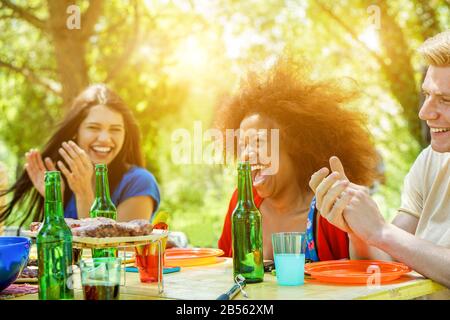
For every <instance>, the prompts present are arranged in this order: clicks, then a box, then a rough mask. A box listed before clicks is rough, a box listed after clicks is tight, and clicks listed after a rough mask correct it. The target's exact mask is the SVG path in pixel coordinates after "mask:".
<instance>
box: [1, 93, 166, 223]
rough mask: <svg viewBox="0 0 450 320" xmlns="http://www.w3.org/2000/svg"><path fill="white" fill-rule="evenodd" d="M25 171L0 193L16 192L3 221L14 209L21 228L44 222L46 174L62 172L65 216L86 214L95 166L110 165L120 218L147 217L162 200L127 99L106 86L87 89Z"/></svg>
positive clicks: (31, 153) (33, 153)
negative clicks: (147, 164)
mask: <svg viewBox="0 0 450 320" xmlns="http://www.w3.org/2000/svg"><path fill="white" fill-rule="evenodd" d="M25 156H26V163H25V170H24V171H23V172H22V174H21V175H20V177H19V179H18V180H17V181H16V183H15V184H14V185H13V186H12V187H11V188H9V189H8V190H6V191H2V193H1V194H0V196H2V195H6V194H8V193H12V199H11V200H10V201H9V202H8V203H7V204H6V205H5V206H3V207H2V208H1V211H0V222H2V221H5V220H6V219H7V218H8V217H9V216H10V215H11V214H12V213H13V210H15V209H17V208H20V210H21V213H20V214H17V215H16V216H17V219H19V221H20V227H21V226H22V225H24V224H25V223H26V222H30V220H32V221H41V220H42V219H43V205H44V174H45V171H46V170H60V171H61V172H62V175H63V182H62V188H63V195H64V203H65V209H64V216H65V217H66V218H87V217H89V209H90V206H91V205H92V202H93V200H94V195H95V192H94V190H95V174H94V164H98V163H103V164H107V165H108V174H109V182H110V190H111V195H112V196H111V198H112V201H113V202H114V204H115V205H116V206H117V213H118V214H117V219H118V220H119V221H127V220H132V219H149V218H150V216H151V215H152V213H154V212H155V211H156V210H157V208H158V205H159V202H160V194H159V189H158V185H157V182H156V180H155V178H154V176H153V175H152V174H151V173H150V172H149V171H147V170H146V169H144V159H143V156H142V149H141V143H140V131H139V127H138V125H137V122H136V120H135V118H134V116H133V114H132V112H131V110H130V109H129V108H128V106H127V105H126V104H125V103H124V101H123V100H122V99H121V98H120V97H119V96H118V95H117V94H116V93H114V92H113V91H111V90H110V89H108V88H107V87H106V86H105V85H103V84H96V85H92V86H89V87H88V88H87V89H85V90H84V91H83V92H82V93H81V94H80V95H79V96H78V97H77V98H76V99H75V100H74V102H73V104H72V107H71V108H70V110H69V111H68V113H67V114H66V116H65V118H64V119H63V120H62V122H61V123H60V124H59V126H58V128H57V130H56V131H55V133H54V134H53V135H52V137H51V138H50V140H49V141H48V142H47V144H46V146H45V147H44V149H43V151H42V153H41V152H39V151H38V150H36V149H32V150H30V151H29V152H27V153H26V155H25Z"/></svg>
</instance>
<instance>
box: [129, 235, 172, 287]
mask: <svg viewBox="0 0 450 320" xmlns="http://www.w3.org/2000/svg"><path fill="white" fill-rule="evenodd" d="M166 241H167V239H166V238H165V239H162V240H161V249H162V253H161V255H162V256H161V262H160V263H161V264H160V265H159V266H158V259H159V255H158V252H159V248H158V243H157V242H154V243H150V244H146V245H141V246H136V248H135V252H136V267H137V268H138V270H139V277H140V279H141V282H158V269H159V279H161V280H162V275H163V268H164V253H165V248H166Z"/></svg>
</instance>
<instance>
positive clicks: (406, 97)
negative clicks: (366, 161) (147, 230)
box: [0, 0, 450, 247]
mask: <svg viewBox="0 0 450 320" xmlns="http://www.w3.org/2000/svg"><path fill="white" fill-rule="evenodd" d="M71 5H76V6H77V7H70V6H71ZM78 9H79V12H80V14H81V16H80V17H81V20H80V23H81V24H80V29H76V28H75V29H70V28H68V27H67V22H68V21H69V22H72V23H73V22H74V21H75V22H76V20H71V19H74V17H75V19H76V13H77V10H78ZM74 10H75V11H74ZM449 26H450V4H449V1H447V0H434V1H433V0H397V1H376V0H372V1H365V0H339V1H325V0H321V1H319V0H314V1H313V0H295V1H294V0H292V1H289V0H286V1H283V0H245V1H244V0H241V1H232V0H229V1H225V0H171V1H169V0H153V1H152V0H148V1H138V0H108V1H102V0H92V1H75V0H72V1H69V0H26V1H25V0H15V1H12V0H0V30H1V32H0V112H1V117H0V161H1V162H3V163H5V164H6V165H7V167H8V168H9V171H8V172H9V180H10V181H14V179H15V177H16V174H17V173H18V172H20V170H21V168H22V166H23V161H24V156H23V155H24V153H25V152H26V151H27V150H28V149H30V148H32V147H36V148H39V147H42V145H43V144H44V143H45V141H46V139H47V138H48V137H49V135H51V133H52V131H53V128H54V125H55V123H57V122H58V120H60V119H61V117H62V115H63V113H64V112H65V109H66V108H67V107H68V106H69V104H70V101H71V100H72V99H73V97H74V96H75V95H77V94H78V93H79V92H80V91H81V90H82V89H83V88H84V87H86V86H87V85H88V84H89V83H96V82H105V83H107V84H108V85H109V86H110V87H111V88H112V89H113V90H116V91H117V92H118V93H119V94H120V95H121V96H122V98H123V99H124V100H125V101H126V102H127V103H128V104H129V105H130V106H131V107H132V108H133V110H134V112H135V115H136V116H137V118H138V121H139V122H140V125H141V130H142V134H143V142H144V148H145V156H146V159H147V167H148V169H149V170H151V171H152V172H153V173H154V174H155V176H156V177H157V180H158V181H159V183H160V186H161V191H162V198H163V200H162V203H161V210H164V211H167V212H169V213H170V216H171V219H170V221H169V224H170V228H171V230H179V231H183V232H185V233H186V234H187V236H188V238H189V241H190V244H191V245H193V246H206V247H215V246H216V245H217V239H218V237H219V236H220V231H221V228H222V224H223V219H224V216H225V213H226V210H227V207H228V201H229V199H230V197H231V193H232V191H233V189H234V188H235V180H236V174H235V170H234V167H233V166H232V165H229V166H221V165H208V164H191V165H177V164H175V163H174V162H173V161H172V156H171V152H172V138H171V137H172V133H173V132H174V130H176V129H179V128H185V129H187V130H189V131H190V132H193V127H194V121H201V123H202V127H203V130H206V129H207V128H210V127H211V126H212V120H213V118H214V111H215V108H216V107H217V106H218V105H219V104H220V103H221V101H223V99H224V98H226V97H227V96H228V95H230V94H233V93H234V92H236V90H237V89H238V88H239V80H240V79H241V77H242V76H244V75H245V74H246V72H247V71H249V70H264V69H266V68H269V67H270V66H271V65H272V64H273V63H274V62H275V61H276V59H277V57H278V56H280V55H282V54H285V53H289V54H291V55H293V56H294V57H295V56H297V57H300V56H305V57H307V58H308V59H309V60H310V62H311V65H312V67H313V69H314V75H315V76H317V77H321V78H323V77H350V78H352V79H355V80H356V81H357V82H358V84H359V86H360V88H361V90H362V92H363V96H362V98H361V99H360V100H358V101H357V102H356V103H355V104H354V105H353V106H351V107H354V108H358V109H360V110H361V111H363V112H364V113H366V114H367V116H368V117H369V123H370V129H371V132H372V133H373V135H374V137H375V141H376V143H377V148H378V149H379V151H380V153H381V155H382V157H383V161H384V164H385V170H386V183H385V185H383V186H381V187H380V189H379V191H378V193H377V194H376V196H375V197H376V200H377V202H378V204H379V206H380V208H381V209H382V211H383V214H384V215H385V217H386V218H387V219H391V218H392V217H393V214H394V213H395V210H396V208H397V207H398V206H399V204H400V191H401V187H402V183H403V178H404V176H405V174H406V173H407V171H408V169H409V167H410V166H411V164H412V162H413V161H414V159H415V158H416V156H417V155H418V153H419V152H420V150H421V149H422V148H424V147H425V146H426V145H427V135H426V128H425V127H424V124H423V123H421V122H420V121H419V120H418V117H417V113H418V109H419V107H420V103H421V101H420V83H421V81H422V78H423V74H424V71H425V69H424V68H425V66H424V65H423V62H422V61H421V60H420V57H419V56H418V54H417V52H416V51H415V49H416V48H417V47H418V46H419V45H420V44H421V43H422V42H423V41H424V40H425V39H426V38H428V37H430V36H432V35H434V34H436V33H438V32H440V31H443V30H445V29H449ZM17 214H20V212H17Z"/></svg>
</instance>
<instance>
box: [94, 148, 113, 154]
mask: <svg viewBox="0 0 450 320" xmlns="http://www.w3.org/2000/svg"><path fill="white" fill-rule="evenodd" d="M92 149H93V150H94V151H96V152H102V153H108V152H110V151H111V149H112V148H110V147H92Z"/></svg>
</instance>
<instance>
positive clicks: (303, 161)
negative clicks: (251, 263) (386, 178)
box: [216, 59, 378, 261]
mask: <svg viewBox="0 0 450 320" xmlns="http://www.w3.org/2000/svg"><path fill="white" fill-rule="evenodd" d="M357 95H358V93H357V92H356V91H355V90H348V89H345V88H344V87H343V85H342V81H340V80H339V79H334V80H327V81H318V80H313V79H312V78H311V76H310V72H309V68H308V66H307V65H306V64H305V63H303V64H295V63H293V62H292V60H291V59H285V60H280V61H279V62H278V63H277V64H276V65H275V66H274V67H273V68H272V69H271V70H270V71H269V72H267V74H263V75H260V76H256V75H254V74H253V75H250V76H249V77H248V78H247V80H246V81H245V82H244V83H243V84H242V85H241V88H240V91H239V93H238V94H236V95H235V96H234V97H232V98H231V99H230V101H228V103H226V104H224V105H223V106H222V107H221V108H220V109H219V110H218V112H217V115H216V119H217V125H218V127H219V128H221V129H222V130H223V131H224V132H225V131H226V130H227V129H235V130H237V129H239V131H238V132H239V134H238V135H237V137H235V139H236V140H238V141H235V145H238V146H239V148H240V150H241V153H240V154H241V157H243V158H244V159H249V157H253V156H255V157H254V159H260V158H261V157H260V156H259V155H258V152H261V150H271V145H270V144H271V143H272V142H271V140H270V139H269V137H267V139H261V137H260V136H254V137H250V139H247V138H246V137H248V136H249V135H250V136H251V135H252V134H253V135H257V134H256V132H258V130H260V129H265V130H271V129H278V130H279V131H278V132H279V150H278V152H279V153H278V159H279V164H278V171H277V172H276V173H270V171H268V168H269V167H270V166H271V164H267V163H258V162H257V163H252V179H253V194H254V201H255V205H256V206H257V207H258V208H259V210H260V211H261V214H262V219H263V242H264V245H263V251H264V259H271V260H272V259H273V250H272V243H271V234H272V233H275V232H293V231H297V232H306V238H307V252H306V258H307V260H309V261H323V260H336V259H344V258H349V240H348V236H347V234H346V233H345V232H344V231H342V230H340V229H338V228H336V227H334V226H333V225H332V224H330V223H329V222H328V221H327V220H326V219H325V218H323V217H322V216H321V215H320V213H319V212H318V211H317V209H316V206H315V201H314V194H313V192H312V191H311V190H310V188H309V186H308V183H309V180H310V177H311V175H312V174H313V173H314V172H315V171H317V170H318V169H319V168H322V167H324V166H327V165H328V159H330V157H331V156H333V155H336V156H338V157H339V159H341V161H342V163H343V165H344V167H345V168H346V174H347V177H348V178H349V179H350V181H354V182H355V183H358V184H361V185H365V186H370V185H371V184H372V183H373V181H374V179H375V177H376V165H377V161H378V158H377V153H376V151H375V148H374V145H373V143H372V140H371V135H370V134H369V132H368V131H367V129H366V123H365V117H364V116H363V115H362V114H361V113H359V112H357V111H353V110H350V109H349V108H347V104H348V103H349V102H350V101H352V100H353V99H355V98H356V97H357ZM252 139H254V140H253V141H257V144H258V146H259V147H258V148H252V147H249V146H248V143H249V141H252ZM258 139H259V140H258ZM252 153H253V154H252ZM255 153H256V155H255ZM236 204H237V190H235V192H234V193H233V196H232V197H231V201H230V204H229V207H228V213H227V215H226V217H225V222H224V226H223V230H222V235H221V237H220V239H219V243H218V246H219V248H221V249H222V250H224V252H225V255H226V256H232V242H231V241H232V240H231V215H232V212H233V210H234V208H235V206H236Z"/></svg>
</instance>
